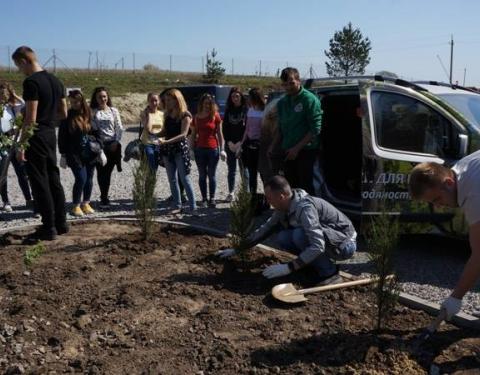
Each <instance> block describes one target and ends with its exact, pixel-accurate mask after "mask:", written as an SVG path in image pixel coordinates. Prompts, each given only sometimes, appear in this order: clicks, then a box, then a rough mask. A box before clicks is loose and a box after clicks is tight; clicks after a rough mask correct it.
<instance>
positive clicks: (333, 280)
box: [315, 266, 343, 286]
mask: <svg viewBox="0 0 480 375" xmlns="http://www.w3.org/2000/svg"><path fill="white" fill-rule="evenodd" d="M339 272H340V269H339V267H338V266H336V269H335V272H334V273H332V274H331V275H328V276H319V277H318V279H317V281H316V284H315V285H317V286H325V285H333V284H338V283H341V282H342V281H343V279H342V276H340V275H339Z"/></svg>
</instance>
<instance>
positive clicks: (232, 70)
mask: <svg viewBox="0 0 480 375" xmlns="http://www.w3.org/2000/svg"><path fill="white" fill-rule="evenodd" d="M233 67H234V61H233V59H232V76H233Z"/></svg>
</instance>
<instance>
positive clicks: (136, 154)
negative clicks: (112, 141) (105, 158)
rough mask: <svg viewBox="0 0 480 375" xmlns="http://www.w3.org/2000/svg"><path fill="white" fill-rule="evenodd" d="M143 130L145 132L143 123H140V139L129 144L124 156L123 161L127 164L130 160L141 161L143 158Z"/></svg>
mask: <svg viewBox="0 0 480 375" xmlns="http://www.w3.org/2000/svg"><path fill="white" fill-rule="evenodd" d="M142 130H143V126H142V123H141V122H140V125H139V128H138V138H136V139H134V140H133V141H131V142H128V144H127V147H125V152H124V155H123V161H124V162H125V163H126V162H128V161H129V160H130V159H135V160H140V159H141V158H142V153H143V143H142V141H141V140H140V137H141V135H142Z"/></svg>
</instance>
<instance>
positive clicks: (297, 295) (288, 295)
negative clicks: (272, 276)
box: [272, 283, 307, 303]
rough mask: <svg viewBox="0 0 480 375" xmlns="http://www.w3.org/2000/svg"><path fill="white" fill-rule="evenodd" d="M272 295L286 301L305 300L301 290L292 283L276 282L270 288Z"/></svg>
mask: <svg viewBox="0 0 480 375" xmlns="http://www.w3.org/2000/svg"><path fill="white" fill-rule="evenodd" d="M272 296H273V297H274V298H275V299H278V300H279V301H282V302H286V303H299V302H305V301H307V298H305V296H304V295H303V293H302V291H299V290H297V289H296V288H295V286H293V284H290V283H289V284H278V285H275V286H274V287H273V289H272Z"/></svg>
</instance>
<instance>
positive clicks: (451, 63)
mask: <svg viewBox="0 0 480 375" xmlns="http://www.w3.org/2000/svg"><path fill="white" fill-rule="evenodd" d="M452 70H453V34H452V35H451V38H450V84H452Z"/></svg>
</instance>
